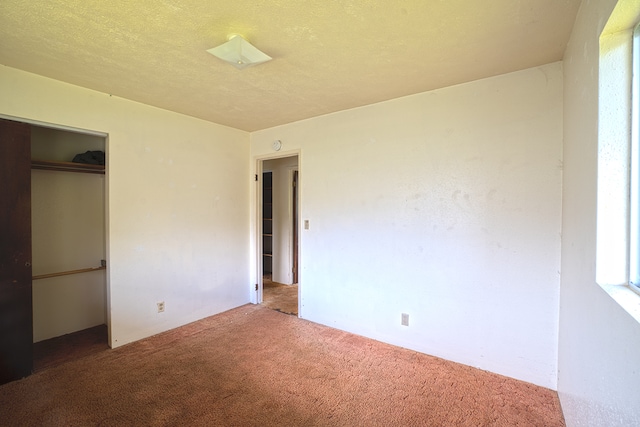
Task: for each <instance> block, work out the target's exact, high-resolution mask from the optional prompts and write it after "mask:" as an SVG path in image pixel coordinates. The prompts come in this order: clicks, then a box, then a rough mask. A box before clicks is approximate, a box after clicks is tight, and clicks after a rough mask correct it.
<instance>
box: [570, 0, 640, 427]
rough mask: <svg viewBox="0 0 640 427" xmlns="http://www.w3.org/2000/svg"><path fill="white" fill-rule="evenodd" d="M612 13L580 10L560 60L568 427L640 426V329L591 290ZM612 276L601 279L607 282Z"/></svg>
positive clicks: (607, 0) (603, 7)
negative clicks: (604, 49) (604, 48)
mask: <svg viewBox="0 0 640 427" xmlns="http://www.w3.org/2000/svg"><path fill="white" fill-rule="evenodd" d="M615 5H616V1H615V0H603V1H597V2H596V1H584V2H583V3H582V6H581V8H580V11H579V13H578V16H577V18H576V22H575V25H574V28H573V32H572V35H571V39H570V42H569V45H568V47H567V50H566V53H565V58H564V81H565V87H564V100H565V101H564V114H563V116H564V149H563V157H564V177H563V215H562V277H561V299H560V302H561V304H560V329H559V356H558V394H559V396H560V400H561V404H562V408H563V411H564V414H565V419H566V421H567V425H568V426H605V425H606V426H630V425H640V403H639V401H638V395H640V369H638V360H640V324H638V321H637V320H635V319H634V318H633V317H632V316H631V315H630V314H629V313H628V312H627V311H625V310H624V309H623V307H622V306H621V305H619V304H618V302H616V301H615V300H614V299H613V298H612V297H611V295H609V294H608V293H607V292H605V289H604V288H603V287H601V286H600V285H599V284H598V283H596V264H597V262H596V261H597V260H596V254H597V253H600V254H602V253H604V252H606V251H603V248H600V250H598V248H597V244H596V242H597V239H596V236H597V220H598V218H597V213H598V212H599V211H598V194H597V189H598V183H599V181H601V180H599V177H598V160H599V159H598V152H599V143H598V123H599V121H600V120H601V119H602V118H601V117H599V116H598V102H599V101H598V100H599V98H600V95H601V94H600V92H599V40H598V38H599V36H600V34H601V32H602V30H603V28H604V26H605V23H606V22H607V20H608V19H609V16H610V14H611V12H612V10H613V9H614V6H615ZM636 7H637V6H636ZM621 105H625V104H624V102H621ZM603 142H606V141H603ZM600 183H601V182H600ZM613 190H614V191H615V188H614V189H613ZM601 212H602V210H600V213H601ZM602 242H603V241H601V243H602ZM612 250H615V251H616V252H617V253H619V251H618V249H617V248H612ZM622 261H623V262H622V264H623V268H624V265H626V260H622ZM614 267H615V265H614ZM619 270H620V269H619V268H610V269H608V270H607V271H613V273H616V271H619ZM622 275H623V276H624V275H625V273H624V272H623V273H622ZM617 276H620V274H610V273H607V274H604V275H603V274H602V272H600V278H601V279H602V278H606V279H607V281H608V280H614V279H610V278H615V277H617Z"/></svg>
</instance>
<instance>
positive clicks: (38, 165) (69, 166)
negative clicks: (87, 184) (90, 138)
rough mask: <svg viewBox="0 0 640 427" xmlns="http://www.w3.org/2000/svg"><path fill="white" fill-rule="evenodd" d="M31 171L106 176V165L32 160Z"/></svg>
mask: <svg viewBox="0 0 640 427" xmlns="http://www.w3.org/2000/svg"><path fill="white" fill-rule="evenodd" d="M31 169H43V170H52V171H65V172H82V173H97V174H103V175H104V165H91V164H87V163H74V162H51V161H48V160H31Z"/></svg>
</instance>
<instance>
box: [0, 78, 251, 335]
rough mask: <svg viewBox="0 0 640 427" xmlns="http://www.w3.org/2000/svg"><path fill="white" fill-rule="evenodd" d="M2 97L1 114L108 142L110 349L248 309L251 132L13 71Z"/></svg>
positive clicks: (1, 82)
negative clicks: (91, 134) (87, 133)
mask: <svg viewBox="0 0 640 427" xmlns="http://www.w3.org/2000/svg"><path fill="white" fill-rule="evenodd" d="M0 93H2V97H0V114H1V115H5V116H12V117H17V118H26V119H29V120H35V121H40V122H44V123H53V124H58V125H62V126H69V127H73V128H79V129H87V130H91V131H95V132H102V133H104V134H106V135H108V140H107V147H106V151H107V174H106V177H105V180H106V191H107V198H106V199H107V212H106V224H107V231H106V236H107V263H108V269H107V282H108V291H109V294H108V298H107V299H108V306H109V311H108V317H109V322H110V328H111V331H110V333H111V344H112V346H114V347H117V346H120V345H123V344H126V343H128V342H131V341H135V340H137V339H140V338H143V337H147V336H150V335H153V334H156V333H159V332H162V331H165V330H168V329H172V328H175V327H177V326H180V325H183V324H186V323H189V322H192V321H195V320H197V319H200V318H203V317H206V316H209V315H213V314H216V313H219V312H222V311H225V310H227V309H230V308H233V307H237V306H239V305H241V304H244V303H247V302H248V301H249V286H248V277H249V275H248V270H249V251H248V248H249V243H248V240H247V235H248V224H249V205H248V203H249V200H248V194H247V188H248V186H249V180H250V176H249V174H248V173H247V172H248V170H249V163H248V159H249V134H248V133H246V132H243V131H238V130H235V129H231V128H228V127H224V126H220V125H217V124H213V123H209V122H206V121H203V120H198V119H194V118H191V117H187V116H184V115H180V114H176V113H172V112H169V111H165V110H161V109H158V108H153V107H149V106H146V105H143V104H139V103H135V102H131V101H128V100H124V99H121V98H117V97H113V96H110V95H108V94H104V93H99V92H95V91H90V90H87V89H84V88H81V87H77V86H72V85H69V84H65V83H62V82H59V81H55V80H51V79H48V78H44V77H41V76H37V75H34V74H30V73H26V72H23V71H20V70H16V69H12V68H9V67H5V66H0ZM159 301H164V302H165V311H164V312H163V313H158V312H157V305H156V303H157V302H159Z"/></svg>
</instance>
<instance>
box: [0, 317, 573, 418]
mask: <svg viewBox="0 0 640 427" xmlns="http://www.w3.org/2000/svg"><path fill="white" fill-rule="evenodd" d="M0 424H2V425H7V426H62V425H64V426H88V425H92V426H132V425H136V426H165V425H166V426H179V425H180V426H181V425H198V426H200V425H202V426H205V425H206V426H551V427H553V426H563V425H564V420H563V417H562V412H561V410H560V404H559V401H558V396H557V394H556V393H555V392H554V391H552V390H548V389H545V388H542V387H538V386H535V385H532V384H528V383H524V382H521V381H517V380H514V379H511V378H507V377H503V376H500V375H496V374H492V373H489V372H486V371H482V370H478V369H474V368H471V367H468V366H464V365H460V364H456V363H453V362H449V361H445V360H442V359H439V358H436V357H431V356H428V355H425V354H421V353H417V352H414V351H410V350H406V349H402V348H398V347H394V346H391V345H387V344H383V343H380V342H377V341H374V340H370V339H367V338H363V337H360V336H357V335H353V334H349V333H346V332H342V331H339V330H335V329H332V328H329V327H326V326H322V325H318V324H315V323H312V322H309V321H306V320H303V319H299V318H297V317H295V316H288V315H284V314H282V313H279V312H277V311H274V310H270V309H267V308H266V307H263V306H260V305H245V306H241V307H238V308H236V309H233V310H230V311H227V312H225V313H221V314H219V315H216V316H212V317H209V318H206V319H203V320H201V321H198V322H195V323H192V324H189V325H186V326H183V327H180V328H177V329H174V330H172V331H168V332H165V333H162V334H159V335H156V336H154V337H150V338H147V339H144V340H141V341H137V342H135V343H132V344H129V345H126V346H123V347H120V348H117V349H113V350H106V351H102V352H99V353H95V354H91V355H87V356H85V357H83V358H80V359H77V360H74V361H70V362H67V363H63V364H60V365H58V366H54V367H51V368H48V369H43V370H41V371H39V372H36V373H35V374H33V375H32V376H30V377H28V378H25V379H22V380H19V381H14V382H12V383H9V384H5V385H2V386H0Z"/></svg>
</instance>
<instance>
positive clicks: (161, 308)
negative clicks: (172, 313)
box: [158, 301, 164, 313]
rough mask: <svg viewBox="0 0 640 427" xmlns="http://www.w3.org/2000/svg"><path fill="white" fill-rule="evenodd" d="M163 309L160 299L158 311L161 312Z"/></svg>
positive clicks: (162, 302)
mask: <svg viewBox="0 0 640 427" xmlns="http://www.w3.org/2000/svg"><path fill="white" fill-rule="evenodd" d="M163 311H164V301H160V302H159V303H158V313H162V312H163Z"/></svg>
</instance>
